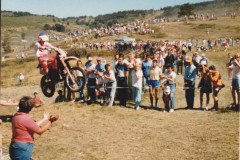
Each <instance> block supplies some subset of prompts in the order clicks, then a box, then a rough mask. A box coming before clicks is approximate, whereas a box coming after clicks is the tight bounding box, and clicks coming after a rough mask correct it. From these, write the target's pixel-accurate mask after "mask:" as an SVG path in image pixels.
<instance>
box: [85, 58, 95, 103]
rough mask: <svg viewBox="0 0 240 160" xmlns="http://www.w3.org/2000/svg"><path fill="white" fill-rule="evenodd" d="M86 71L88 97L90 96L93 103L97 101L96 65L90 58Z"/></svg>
mask: <svg viewBox="0 0 240 160" xmlns="http://www.w3.org/2000/svg"><path fill="white" fill-rule="evenodd" d="M85 67H86V69H85V71H86V74H87V78H88V79H87V92H88V96H89V98H90V99H89V102H90V103H93V102H95V101H96V93H95V89H96V82H97V81H96V74H95V70H96V69H95V67H96V64H95V63H93V59H92V57H90V56H89V57H88V61H87V62H86V64H85Z"/></svg>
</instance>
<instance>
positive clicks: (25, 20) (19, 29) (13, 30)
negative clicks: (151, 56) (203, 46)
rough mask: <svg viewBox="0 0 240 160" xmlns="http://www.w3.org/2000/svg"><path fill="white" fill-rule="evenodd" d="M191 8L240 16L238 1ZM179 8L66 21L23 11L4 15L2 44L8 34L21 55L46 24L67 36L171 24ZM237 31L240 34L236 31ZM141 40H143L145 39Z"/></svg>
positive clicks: (178, 6) (229, 0)
mask: <svg viewBox="0 0 240 160" xmlns="http://www.w3.org/2000/svg"><path fill="white" fill-rule="evenodd" d="M191 5H192V6H193V8H194V9H193V12H194V13H195V14H209V15H212V14H214V15H215V16H225V15H228V14H230V13H232V12H236V13H237V14H239V15H240V2H239V0H214V1H209V2H200V3H195V4H191ZM180 6H181V5H176V6H169V7H164V8H159V9H158V10H128V11H119V12H114V13H111V14H104V15H98V16H96V17H92V16H76V17H67V18H58V17H56V16H54V15H36V14H32V13H29V12H23V11H1V39H2V40H3V39H4V35H5V33H6V32H8V34H9V35H10V37H11V39H10V42H11V46H12V48H13V49H15V50H17V51H22V50H24V49H25V48H28V47H31V46H32V45H33V43H34V42H35V41H36V38H35V37H37V35H38V33H39V32H40V31H43V27H44V25H46V24H47V25H49V26H54V25H56V24H61V25H64V26H65V27H66V32H68V31H69V30H74V31H76V30H84V29H88V28H95V27H107V26H112V25H113V24H115V23H119V24H126V23H129V22H131V21H137V20H139V21H141V20H144V21H149V22H152V20H154V19H158V18H167V19H169V20H170V21H175V20H178V12H179V8H180ZM150 25H152V24H150ZM153 25H154V24H153ZM153 27H155V28H154V29H155V30H157V29H158V28H157V27H158V26H153ZM226 27H227V26H226ZM235 28H236V29H237V30H238V28H237V27H235ZM235 28H233V30H235ZM46 32H48V33H53V34H65V33H60V32H56V31H53V30H46ZM23 34H24V35H25V39H26V40H27V43H25V42H26V41H24V42H23V41H22V37H21V36H22V35H23ZM156 34H157V33H156ZM159 34H160V33H159ZM169 35H170V33H169ZM156 37H158V36H156ZM139 38H140V39H141V38H143V37H139ZM153 38H155V37H153ZM1 47H2V46H1ZM1 51H2V48H1Z"/></svg>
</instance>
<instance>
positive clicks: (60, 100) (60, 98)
mask: <svg viewBox="0 0 240 160" xmlns="http://www.w3.org/2000/svg"><path fill="white" fill-rule="evenodd" d="M65 100H66V98H65V97H64V95H63V92H62V90H58V96H57V98H56V99H55V103H59V102H64V101H65Z"/></svg>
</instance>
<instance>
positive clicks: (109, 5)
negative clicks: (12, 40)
mask: <svg viewBox="0 0 240 160" xmlns="http://www.w3.org/2000/svg"><path fill="white" fill-rule="evenodd" d="M204 1H210V0H1V10H8V11H24V12H30V13H32V14H39V15H48V14H50V15H54V16H56V17H59V18H66V17H78V16H97V15H100V14H107V13H113V12H118V11H125V10H133V9H134V10H137V9H144V10H147V9H160V8H163V7H166V6H174V5H181V4H184V3H198V2H204Z"/></svg>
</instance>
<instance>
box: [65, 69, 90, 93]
mask: <svg viewBox="0 0 240 160" xmlns="http://www.w3.org/2000/svg"><path fill="white" fill-rule="evenodd" d="M69 72H70V74H68V73H67V75H66V79H65V84H66V86H67V88H68V89H69V90H70V91H72V92H78V91H80V90H82V89H83V88H84V86H85V84H86V74H85V71H84V70H83V69H82V68H79V67H73V68H70V69H69Z"/></svg>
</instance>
